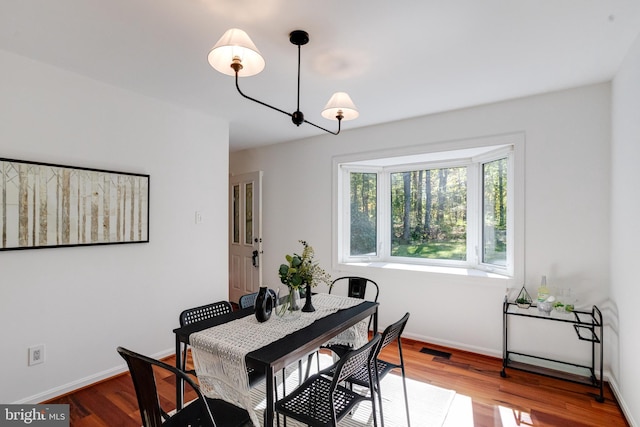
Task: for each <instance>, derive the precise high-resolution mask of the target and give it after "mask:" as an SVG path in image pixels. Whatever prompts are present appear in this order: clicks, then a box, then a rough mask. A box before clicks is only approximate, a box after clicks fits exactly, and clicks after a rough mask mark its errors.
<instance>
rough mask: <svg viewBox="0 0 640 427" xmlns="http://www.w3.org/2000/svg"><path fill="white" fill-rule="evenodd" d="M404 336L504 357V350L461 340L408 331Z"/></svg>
mask: <svg viewBox="0 0 640 427" xmlns="http://www.w3.org/2000/svg"><path fill="white" fill-rule="evenodd" d="M402 336H403V337H404V338H409V339H413V340H416V341H422V342H424V343H431V344H436V345H441V346H443V347H450V348H455V349H457V350H463V351H468V352H470V353H476V354H482V355H484V356H491V357H497V358H499V359H502V351H498V350H494V349H491V348H485V347H476V346H472V345H466V344H463V343H459V342H456V341H447V340H441V339H438V338H433V337H426V336H423V335H416V334H411V333H407V332H403V334H402Z"/></svg>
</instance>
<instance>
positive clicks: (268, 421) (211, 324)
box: [174, 294, 378, 427]
mask: <svg viewBox="0 0 640 427" xmlns="http://www.w3.org/2000/svg"><path fill="white" fill-rule="evenodd" d="M313 305H314V307H315V308H316V310H315V311H314V312H311V313H300V314H299V315H298V316H296V317H295V318H291V319H286V318H280V317H278V316H276V315H274V314H272V315H271V317H270V318H269V319H268V320H267V321H266V322H259V321H258V320H257V319H256V317H255V316H254V315H253V314H254V309H253V307H250V308H245V309H241V310H236V311H233V312H231V313H227V314H224V315H221V316H216V317H213V318H210V319H207V320H203V321H200V322H197V323H192V324H190V325H186V326H183V327H180V328H177V329H174V334H175V339H176V367H178V368H180V367H181V366H182V365H181V364H182V351H181V349H182V345H185V344H189V345H191V352H192V356H193V359H194V365H195V368H196V373H197V375H198V381H199V383H200V387H201V388H202V390H203V392H204V393H205V395H207V396H208V397H212V398H222V399H224V400H227V401H229V402H231V403H234V404H236V405H238V406H241V407H244V408H245V409H247V411H248V412H249V415H250V417H251V419H252V421H253V423H254V425H257V426H259V425H260V423H259V420H258V418H257V415H256V414H255V412H254V411H253V408H252V407H251V401H250V389H251V388H253V387H255V386H256V385H257V384H259V383H261V382H262V381H265V382H266V384H265V401H266V407H265V410H264V416H263V422H264V426H266V427H273V425H274V419H275V396H276V390H275V388H276V382H275V379H274V378H275V374H276V373H277V372H279V371H281V370H283V369H284V368H286V367H287V366H290V365H293V364H296V363H297V362H298V361H299V360H301V359H303V358H305V357H306V356H307V355H308V354H311V353H313V352H314V351H316V350H317V349H319V348H320V347H321V346H322V345H326V344H331V343H341V344H348V345H351V346H353V347H359V346H361V345H363V344H364V343H366V341H367V340H368V325H369V322H368V319H369V318H370V317H373V330H374V331H376V330H377V328H378V303H377V302H371V301H365V300H361V299H356V298H348V297H343V296H338V295H329V294H314V295H313ZM183 398H184V384H183V383H182V382H181V381H178V382H177V383H176V401H177V405H178V407H181V406H182V404H183Z"/></svg>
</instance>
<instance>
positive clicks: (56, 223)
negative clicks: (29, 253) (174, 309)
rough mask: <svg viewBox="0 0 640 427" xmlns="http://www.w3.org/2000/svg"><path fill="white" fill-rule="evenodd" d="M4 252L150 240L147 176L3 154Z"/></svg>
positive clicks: (0, 212)
mask: <svg viewBox="0 0 640 427" xmlns="http://www.w3.org/2000/svg"><path fill="white" fill-rule="evenodd" d="M0 192H1V194H0V251H2V250H14V249H36V248H54V247H65V246H83V245H107V244H123V243H146V242H149V175H143V174H135V173H125V172H113V171H106V170H100V169H90V168H82V167H74V166H63V165H54V164H48V163H36V162H29V161H24V160H13V159H4V158H0Z"/></svg>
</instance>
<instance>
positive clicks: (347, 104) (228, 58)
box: [208, 28, 359, 135]
mask: <svg viewBox="0 0 640 427" xmlns="http://www.w3.org/2000/svg"><path fill="white" fill-rule="evenodd" d="M289 41H290V42H291V43H292V44H294V45H296V46H298V104H297V108H296V111H294V112H293V113H289V112H287V111H284V110H281V109H280V108H277V107H274V106H272V105H269V104H267V103H266V102H263V101H260V100H258V99H255V98H252V97H250V96H248V95H245V94H244V93H243V92H242V91H241V90H240V86H239V85H238V77H248V76H253V75H256V74H258V73H259V72H261V71H262V70H263V69H264V66H265V61H264V58H263V57H262V55H261V54H260V52H259V51H258V48H256V46H255V44H253V41H252V40H251V38H250V37H249V36H248V35H247V33H245V32H244V31H242V30H239V29H237V28H232V29H230V30H227V31H226V32H225V33H224V34H223V35H222V37H220V40H218V42H217V43H216V44H215V46H214V47H213V49H211V51H210V52H209V57H208V59H209V64H211V66H212V67H213V68H214V69H216V70H217V71H220V72H221V73H223V74H227V75H230V76H235V78H236V89H237V90H238V93H239V94H240V95H242V96H243V97H244V98H247V99H249V100H251V101H253V102H256V103H258V104H260V105H264V106H265V107H268V108H271V109H272V110H276V111H279V112H280V113H283V114H286V115H287V116H289V117H291V121H292V122H293V123H294V124H295V125H296V126H300V125H301V124H302V123H307V124H310V125H311V126H315V127H317V128H318V129H321V130H323V131H325V132H328V133H330V134H332V135H338V134H339V133H340V126H341V123H342V120H352V119H355V118H356V117H358V115H359V113H358V110H357V109H356V106H355V105H354V103H353V101H352V100H351V97H349V95H347V94H346V93H345V92H336V93H334V94H333V95H332V96H331V98H330V99H329V102H328V103H327V105H326V106H325V107H324V109H323V110H322V117H324V118H326V119H329V120H337V121H338V130H337V131H335V132H333V131H330V130H328V129H325V128H323V127H322V126H318V125H317V124H315V123H312V122H310V121H308V120H306V119H305V118H304V114H303V113H302V111H300V56H301V55H300V52H301V47H302V46H304V45H305V44H307V43H309V34H308V33H307V32H306V31H303V30H295V31H292V32H291V33H290V34H289Z"/></svg>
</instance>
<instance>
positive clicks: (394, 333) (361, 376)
mask: <svg viewBox="0 0 640 427" xmlns="http://www.w3.org/2000/svg"><path fill="white" fill-rule="evenodd" d="M408 321H409V313H406V314H405V315H404V316H402V318H401V319H400V320H398V321H397V322H395V323H393V324H391V325H389V326H387V327H386V328H385V330H384V332H382V336H381V338H380V345H379V346H378V348H377V349H376V351H375V365H376V367H377V369H376V371H375V372H374V373H375V374H376V377H377V378H376V382H375V385H376V386H377V387H378V390H377V394H378V401H379V403H380V416H381V417H382V410H383V408H382V391H381V390H380V381H382V379H383V378H384V377H385V375H387V374H388V373H389V372H390V371H391V370H393V369H400V370H401V373H402V388H403V390H404V405H405V409H406V412H407V427H410V426H411V421H410V420H409V397H408V395H407V381H406V376H405V370H404V357H403V355H402V340H401V335H402V332H403V331H404V328H405V326H406V325H407V322H408ZM393 342H395V343H397V347H398V355H399V361H400V363H399V364H396V363H392V362H389V361H386V360H382V359H380V357H379V356H380V353H381V352H382V350H383V349H384V348H385V347H387V346H388V345H389V344H391V343H393ZM345 381H346V382H347V383H350V384H356V385H359V386H361V387H368V386H369V371H368V369H366V368H362V369H360V370H359V371H356V372H354V373H353V374H351V375H350V376H349V377H348V378H347V379H346V380H345ZM382 427H384V419H383V420H382Z"/></svg>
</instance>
